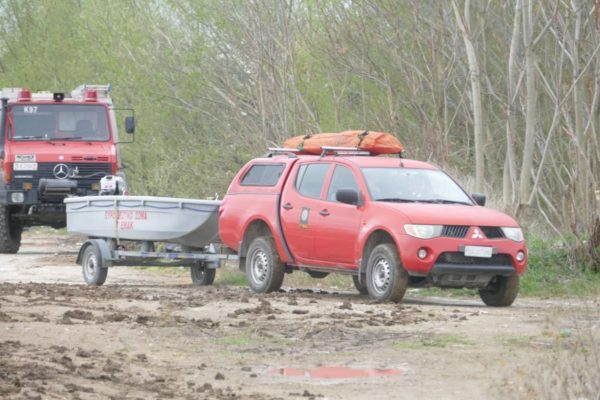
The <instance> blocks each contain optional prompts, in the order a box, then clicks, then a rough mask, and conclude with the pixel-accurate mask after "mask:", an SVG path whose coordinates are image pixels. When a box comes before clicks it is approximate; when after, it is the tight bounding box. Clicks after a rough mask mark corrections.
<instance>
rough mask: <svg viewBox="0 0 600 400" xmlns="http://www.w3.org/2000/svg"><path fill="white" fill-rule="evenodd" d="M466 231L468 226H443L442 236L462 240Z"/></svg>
mask: <svg viewBox="0 0 600 400" xmlns="http://www.w3.org/2000/svg"><path fill="white" fill-rule="evenodd" d="M468 231H469V227H468V226H462V225H444V229H442V236H445V237H451V238H464V237H465V236H467V232H468Z"/></svg>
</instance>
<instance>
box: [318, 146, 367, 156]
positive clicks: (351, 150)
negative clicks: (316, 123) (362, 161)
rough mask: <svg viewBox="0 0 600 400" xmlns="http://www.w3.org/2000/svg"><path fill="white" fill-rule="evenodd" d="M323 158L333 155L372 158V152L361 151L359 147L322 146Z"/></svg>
mask: <svg viewBox="0 0 600 400" xmlns="http://www.w3.org/2000/svg"><path fill="white" fill-rule="evenodd" d="M321 149H322V150H323V152H322V153H321V157H323V156H326V155H327V154H329V153H331V154H333V155H335V156H370V155H371V152H369V151H368V150H361V149H359V148H358V147H336V146H322V147H321Z"/></svg>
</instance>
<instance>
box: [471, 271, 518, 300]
mask: <svg viewBox="0 0 600 400" xmlns="http://www.w3.org/2000/svg"><path fill="white" fill-rule="evenodd" d="M518 294H519V276H518V275H512V276H497V277H495V278H494V279H493V280H492V282H490V284H489V285H488V286H487V287H486V288H483V289H479V297H481V300H483V302H484V303H485V305H487V306H491V307H508V306H510V305H511V304H512V303H513V302H514V301H515V299H516V298H517V295H518Z"/></svg>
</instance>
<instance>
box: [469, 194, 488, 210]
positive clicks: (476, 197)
mask: <svg viewBox="0 0 600 400" xmlns="http://www.w3.org/2000/svg"><path fill="white" fill-rule="evenodd" d="M471 197H472V198H473V200H475V203H477V204H478V205H480V206H482V207H483V206H485V194H483V193H473V194H471Z"/></svg>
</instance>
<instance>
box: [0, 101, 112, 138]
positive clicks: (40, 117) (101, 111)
mask: <svg viewBox="0 0 600 400" xmlns="http://www.w3.org/2000/svg"><path fill="white" fill-rule="evenodd" d="M11 112H12V116H13V123H14V136H13V138H14V139H15V140H53V139H59V140H60V139H66V140H75V141H77V140H82V141H107V140H108V139H109V129H108V115H107V113H106V108H105V107H104V106H101V105H73V104H40V105H35V106H28V105H14V106H13V107H12V110H11Z"/></svg>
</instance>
